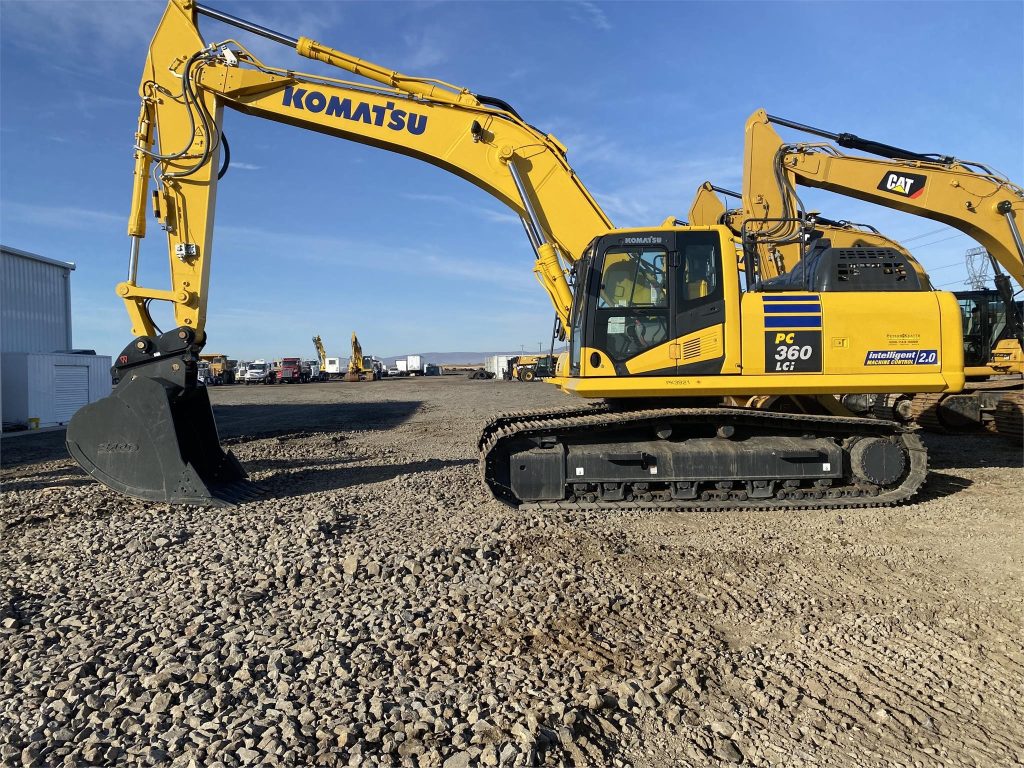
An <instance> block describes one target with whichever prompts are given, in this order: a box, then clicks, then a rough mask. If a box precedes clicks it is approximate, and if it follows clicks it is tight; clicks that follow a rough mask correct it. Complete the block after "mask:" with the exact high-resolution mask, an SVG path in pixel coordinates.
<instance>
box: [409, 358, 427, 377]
mask: <svg viewBox="0 0 1024 768" xmlns="http://www.w3.org/2000/svg"><path fill="white" fill-rule="evenodd" d="M405 365H406V369H405V372H406V373H408V374H409V375H410V376H422V375H423V357H422V356H421V355H406V356H405Z"/></svg>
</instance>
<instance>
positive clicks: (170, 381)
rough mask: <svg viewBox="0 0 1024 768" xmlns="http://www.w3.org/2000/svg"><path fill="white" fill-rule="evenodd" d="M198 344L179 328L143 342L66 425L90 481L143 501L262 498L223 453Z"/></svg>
mask: <svg viewBox="0 0 1024 768" xmlns="http://www.w3.org/2000/svg"><path fill="white" fill-rule="evenodd" d="M201 349H202V345H201V344H196V343H195V333H194V331H192V330H191V329H189V328H178V329H176V330H174V331H171V332H170V333H165V334H163V335H161V336H158V337H156V338H152V337H148V336H140V337H138V338H137V339H135V340H134V341H133V342H132V343H131V344H130V345H128V346H127V347H126V348H125V349H124V351H123V352H122V353H121V354H120V355H119V356H118V358H117V364H116V365H115V366H114V367H113V368H112V369H111V374H112V375H113V377H114V379H115V385H114V391H113V392H112V393H111V394H110V395H109V396H108V397H105V398H103V399H102V400H98V401H96V402H95V403H92V404H90V405H87V406H85V407H84V408H82V409H81V410H79V411H78V413H76V414H75V416H74V417H73V418H72V419H71V423H70V424H68V430H67V447H68V452H69V453H70V454H71V456H72V457H73V458H74V459H75V461H77V462H78V463H79V465H80V466H81V467H82V469H84V470H85V471H86V472H88V473H89V474H90V475H92V477H93V478H94V479H96V480H98V481H99V482H101V483H103V484H104V485H106V486H107V487H109V488H112V489H114V490H115V491H119V492H121V493H125V494H128V495H129V496H135V497H136V498H140V499H145V500H147V501H158V502H166V503H169V504H196V505H199V506H230V505H233V504H235V503H237V502H239V501H244V500H247V499H251V498H255V497H258V496H259V495H260V493H259V491H258V490H257V489H256V488H255V486H253V485H252V484H251V483H250V482H249V481H248V478H247V475H246V474H245V470H243V469H242V466H241V465H240V464H239V463H238V460H237V459H235V457H234V456H233V455H232V454H231V452H230V451H228V452H225V451H224V450H223V449H222V448H221V446H220V438H219V437H218V435H217V424H216V422H215V421H214V418H213V408H212V407H211V406H210V397H209V395H208V394H207V391H206V387H204V386H200V385H199V384H198V383H197V380H196V373H197V365H196V364H197V362H198V360H199V351H200V350H201Z"/></svg>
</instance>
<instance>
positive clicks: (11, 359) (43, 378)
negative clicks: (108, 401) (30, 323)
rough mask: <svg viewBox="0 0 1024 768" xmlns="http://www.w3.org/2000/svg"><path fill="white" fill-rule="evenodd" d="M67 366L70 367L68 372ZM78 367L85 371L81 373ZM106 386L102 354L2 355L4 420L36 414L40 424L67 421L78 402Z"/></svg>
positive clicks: (21, 421) (93, 396) (89, 400)
mask: <svg viewBox="0 0 1024 768" xmlns="http://www.w3.org/2000/svg"><path fill="white" fill-rule="evenodd" d="M69 369H74V370H71V371H70V376H69ZM82 369H87V371H88V373H87V374H86V375H84V376H83V374H82ZM76 373H77V376H76V375H75V374H76ZM110 389H111V386H110V358H109V357H107V356H106V355H53V354H24V353H8V354H5V355H4V356H3V419H4V421H10V422H14V423H19V424H24V423H26V422H27V421H28V419H30V418H36V419H39V425H40V426H42V427H47V426H54V425H57V424H67V422H68V421H70V419H71V416H73V415H74V411H75V410H77V407H78V406H81V405H84V404H86V403H92V402H95V401H96V400H99V399H100V398H101V397H106V396H107V395H109V394H110Z"/></svg>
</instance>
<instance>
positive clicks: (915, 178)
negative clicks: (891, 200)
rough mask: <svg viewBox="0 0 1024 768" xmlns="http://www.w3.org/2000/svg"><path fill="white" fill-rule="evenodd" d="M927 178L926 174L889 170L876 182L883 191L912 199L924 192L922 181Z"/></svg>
mask: <svg viewBox="0 0 1024 768" xmlns="http://www.w3.org/2000/svg"><path fill="white" fill-rule="evenodd" d="M927 180H928V177H927V176H921V175H920V174H917V173H904V172H901V171H889V172H888V173H886V174H885V176H883V177H882V180H881V181H880V182H879V183H878V189H880V190H882V191H883V192H892V193H893V194H894V195H902V196H903V197H909V198H911V199H913V198H916V197H918V196H920V194H921V193H922V192H924V183H925V182H926V181H927Z"/></svg>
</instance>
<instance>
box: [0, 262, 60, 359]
mask: <svg viewBox="0 0 1024 768" xmlns="http://www.w3.org/2000/svg"><path fill="white" fill-rule="evenodd" d="M72 268H73V267H71V266H69V265H63V264H61V263H59V262H53V261H50V260H48V259H43V258H40V257H36V256H34V254H29V253H26V252H24V251H19V250H17V249H16V248H8V247H6V246H4V247H3V248H2V249H0V350H2V351H4V352H56V351H57V350H61V349H71V269H72Z"/></svg>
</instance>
